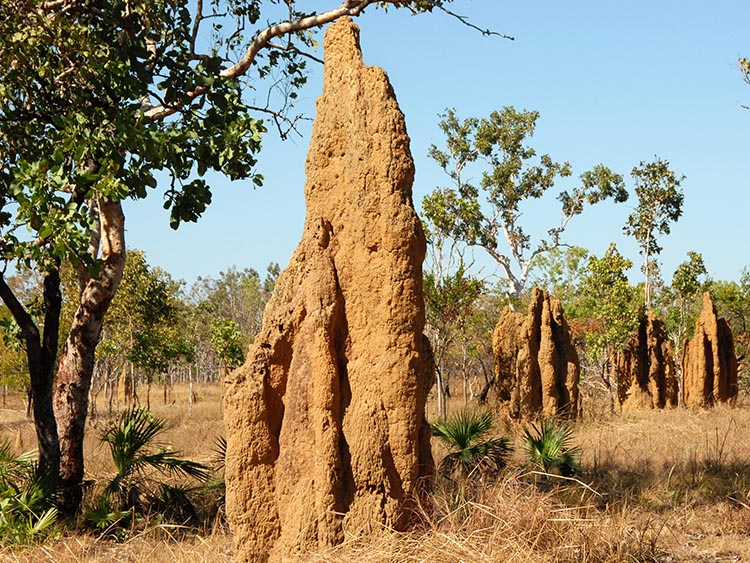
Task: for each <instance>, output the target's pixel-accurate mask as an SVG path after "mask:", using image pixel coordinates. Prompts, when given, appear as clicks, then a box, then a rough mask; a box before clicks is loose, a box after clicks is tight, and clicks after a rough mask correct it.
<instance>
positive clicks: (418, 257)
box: [224, 19, 434, 563]
mask: <svg viewBox="0 0 750 563" xmlns="http://www.w3.org/2000/svg"><path fill="white" fill-rule="evenodd" d="M324 45H325V75H324V88H323V95H322V97H321V98H320V99H319V100H318V107H317V117H316V119H315V126H314V130H313V137H312V141H311V145H310V149H309V153H308V158H307V168H306V171H307V183H306V185H305V197H306V200H307V217H306V220H305V226H304V233H303V235H302V240H301V242H300V244H299V246H298V247H297V250H296V251H295V253H294V255H293V256H292V259H291V261H290V263H289V266H288V267H287V269H286V270H285V271H284V272H283V273H282V274H281V276H280V277H279V278H278V280H277V283H276V290H275V292H274V295H273V297H272V298H271V300H270V302H269V304H268V306H267V308H266V312H265V315H264V319H263V328H262V330H261V332H260V334H259V335H258V336H257V337H256V339H255V342H254V343H253V345H252V346H251V347H250V350H249V352H248V355H247V361H246V363H245V365H244V366H242V367H241V368H239V369H238V370H236V371H235V372H233V373H231V374H229V375H228V377H227V381H226V389H225V416H224V420H225V424H226V428H227V466H226V482H227V514H228V517H229V522H230V526H231V529H232V533H233V534H234V544H235V560H236V561H242V562H253V563H256V562H263V561H268V560H270V561H284V560H285V559H287V558H290V557H291V556H293V554H295V553H298V552H300V551H305V550H316V549H320V548H323V547H325V546H330V545H335V544H337V543H340V542H342V541H343V540H344V532H345V531H349V532H353V533H357V532H367V531H371V530H378V529H382V528H393V529H402V528H403V527H404V526H405V525H406V523H407V517H408V512H407V510H406V509H407V507H408V503H409V500H410V498H412V497H413V495H414V494H415V492H416V489H417V488H418V485H419V483H420V479H421V478H422V477H424V476H426V475H429V474H431V472H432V470H433V464H432V456H431V452H430V442H429V440H430V435H429V426H428V424H427V422H426V420H425V415H424V409H425V402H426V400H427V394H428V392H429V390H430V388H431V387H432V385H433V377H434V375H433V371H434V370H433V363H432V355H431V353H430V349H429V344H428V343H427V340H426V339H425V338H424V336H423V329H424V303H423V300H422V260H423V259H424V254H425V238H424V234H423V232H422V229H421V226H420V222H419V219H418V217H417V214H416V213H415V211H414V207H413V204H412V194H411V187H412V182H413V177H414V164H413V161H412V157H411V153H410V150H409V137H408V136H407V133H406V127H405V123H404V116H403V114H402V113H401V111H400V110H399V107H398V104H397V103H396V99H395V96H394V93H393V90H392V88H391V85H390V83H389V82H388V78H387V76H386V74H385V72H384V71H383V70H381V69H379V68H373V67H366V66H364V64H363V62H362V54H361V52H360V47H359V29H358V28H357V26H355V25H354V24H353V23H352V22H351V20H348V19H343V20H340V21H339V22H337V23H334V24H333V25H331V26H330V28H329V29H328V31H327V33H326V36H325V43H324Z"/></svg>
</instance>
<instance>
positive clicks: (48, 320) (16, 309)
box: [0, 264, 62, 476]
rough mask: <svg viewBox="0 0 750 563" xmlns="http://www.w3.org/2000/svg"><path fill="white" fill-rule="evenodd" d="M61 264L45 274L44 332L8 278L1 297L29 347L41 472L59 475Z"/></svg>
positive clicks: (0, 284)
mask: <svg viewBox="0 0 750 563" xmlns="http://www.w3.org/2000/svg"><path fill="white" fill-rule="evenodd" d="M58 266H59V265H58V264H55V265H54V266H53V267H52V268H51V270H50V271H48V272H47V273H46V274H45V275H44V286H43V290H42V296H43V299H44V333H43V334H42V335H40V333H39V328H38V327H37V326H36V323H35V322H34V320H33V319H32V317H31V315H29V313H28V312H27V311H26V309H25V308H24V306H23V305H22V304H21V303H20V302H19V301H18V299H16V296H15V295H14V294H13V291H12V290H11V289H10V287H8V284H7V283H6V282H5V278H4V277H3V276H2V275H0V298H2V300H3V302H4V303H5V305H6V306H7V307H8V310H9V311H10V312H11V314H12V315H13V318H14V319H15V321H16V323H17V324H18V326H19V327H20V328H21V333H22V335H23V339H24V342H25V344H26V359H27V361H28V366H29V378H30V380H31V386H30V394H29V403H30V406H31V409H32V411H33V413H34V429H35V431H36V437H37V443H38V446H39V473H40V474H47V475H52V476H55V475H57V473H58V469H59V467H60V445H59V442H58V436H57V426H56V425H55V415H54V410H53V408H52V389H53V381H54V379H53V374H54V367H55V359H56V358H57V343H58V338H59V335H58V331H59V327H60V310H61V308H62V294H61V293H60V272H59V270H58Z"/></svg>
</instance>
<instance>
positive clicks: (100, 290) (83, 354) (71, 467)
mask: <svg viewBox="0 0 750 563" xmlns="http://www.w3.org/2000/svg"><path fill="white" fill-rule="evenodd" d="M98 210H99V224H100V229H101V230H100V234H101V255H102V260H103V264H102V267H101V270H100V271H99V274H98V277H96V278H92V277H90V276H88V275H87V274H86V273H82V274H81V280H80V281H81V302H80V305H79V306H78V310H77V311H76V313H75V316H74V318H73V323H72V325H71V328H70V333H69V335H68V339H67V341H66V342H65V347H64V349H63V352H62V355H61V356H60V362H59V366H58V370H57V381H56V388H55V397H54V406H55V415H56V416H57V432H58V435H59V438H60V478H61V480H62V493H61V497H60V508H61V511H62V512H63V514H66V515H69V516H71V515H74V514H76V513H77V512H78V510H79V508H80V505H81V496H82V483H83V475H84V465H83V436H84V428H85V426H86V415H87V412H88V404H87V403H88V394H89V389H90V387H91V378H92V375H93V370H94V352H95V351H96V345H97V344H98V343H99V337H100V335H101V329H102V323H103V321H104V315H105V313H106V312H107V309H108V308H109V304H110V303H111V301H112V298H113V297H114V295H115V292H116V291H117V287H118V286H119V284H120V280H121V279H122V273H123V270H124V267H125V220H124V216H123V213H122V207H121V205H120V202H106V201H99V202H98Z"/></svg>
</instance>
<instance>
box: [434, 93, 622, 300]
mask: <svg viewBox="0 0 750 563" xmlns="http://www.w3.org/2000/svg"><path fill="white" fill-rule="evenodd" d="M538 117H539V113H538V112H536V111H520V112H519V111H517V110H516V109H515V108H513V107H510V106H508V107H505V108H503V109H502V110H501V111H495V112H492V113H491V114H490V115H489V117H487V118H482V119H477V118H473V117H471V118H468V119H466V120H463V121H462V120H460V119H459V118H458V117H457V115H456V112H455V110H453V109H448V110H446V112H445V114H444V115H443V116H442V120H441V121H440V129H441V130H442V131H443V133H444V134H445V136H446V148H445V150H442V149H439V148H438V147H436V146H435V145H433V146H432V147H431V149H430V153H429V154H430V156H431V157H432V158H433V159H435V161H437V163H438V164H439V165H440V166H441V168H443V170H444V171H445V172H446V173H447V174H448V176H450V178H451V180H452V182H453V186H452V187H450V188H438V189H436V190H435V191H433V192H432V193H431V194H429V195H428V196H426V197H425V198H424V200H423V201H422V208H423V209H424V214H425V216H426V217H427V218H428V219H429V220H430V221H431V222H432V223H433V224H434V225H435V227H436V229H438V230H439V231H440V232H441V233H442V234H444V235H446V236H449V237H452V238H453V239H455V240H459V241H462V242H464V243H466V244H467V245H470V246H479V247H481V248H483V249H484V250H485V251H486V252H487V253H488V254H489V255H490V256H491V257H492V258H493V259H494V260H495V261H496V262H497V264H498V265H499V266H500V267H501V268H502V270H503V272H504V274H505V276H506V277H507V288H506V294H507V295H508V297H509V298H510V297H515V298H518V297H519V296H520V294H521V291H522V290H523V288H524V287H525V285H526V281H527V278H528V275H529V270H530V268H531V266H532V264H533V263H534V259H535V258H536V256H538V255H540V254H543V253H545V252H548V251H550V250H552V249H553V248H557V247H559V246H560V245H561V244H562V240H561V236H562V234H563V232H564V231H565V229H566V227H567V225H568V223H569V222H570V220H571V219H572V218H573V217H575V216H576V215H579V214H580V213H581V212H582V211H583V209H584V206H585V205H593V204H596V203H598V202H600V201H603V200H605V199H608V198H613V199H614V200H615V201H617V202H622V201H625V200H626V199H627V197H628V194H627V191H626V190H625V188H624V184H623V180H622V176H620V175H619V174H616V173H614V172H612V171H611V170H610V169H609V168H607V167H606V166H603V165H598V166H595V167H594V168H593V169H592V170H590V171H588V172H584V173H583V174H581V176H580V185H579V187H576V188H574V189H572V191H567V190H562V191H560V192H559V193H558V195H557V199H558V200H559V201H560V204H561V221H560V224H559V226H557V227H553V228H551V229H549V231H548V233H547V234H548V238H547V239H543V240H540V241H539V242H538V243H535V244H532V241H531V237H530V235H528V234H526V232H525V231H524V229H523V228H522V226H521V225H520V224H519V220H520V218H521V215H522V210H521V207H522V205H523V204H524V203H525V202H527V201H528V200H533V199H539V198H541V197H542V196H544V194H545V193H547V192H548V191H549V190H550V189H551V188H553V187H554V185H555V182H556V181H557V180H558V179H560V178H566V177H569V176H571V175H572V171H571V167H570V164H569V163H567V162H564V163H558V162H554V161H553V160H552V159H551V158H550V157H549V156H548V155H546V154H545V155H542V156H541V157H539V158H538V159H535V157H536V151H535V150H534V149H533V148H531V147H529V146H527V145H524V142H525V141H526V138H527V137H531V136H532V135H533V134H534V130H535V128H536V121H537V119H538ZM477 161H479V162H483V163H484V164H485V165H486V168H485V169H484V170H483V171H482V176H481V182H480V185H479V186H475V185H474V184H472V183H471V182H470V181H469V180H468V179H467V174H466V167H467V166H468V165H470V164H472V163H475V162H477ZM501 236H502V237H503V238H504V239H505V242H506V243H507V248H508V252H505V253H504V252H503V251H501V250H500V245H501V240H500V237H501Z"/></svg>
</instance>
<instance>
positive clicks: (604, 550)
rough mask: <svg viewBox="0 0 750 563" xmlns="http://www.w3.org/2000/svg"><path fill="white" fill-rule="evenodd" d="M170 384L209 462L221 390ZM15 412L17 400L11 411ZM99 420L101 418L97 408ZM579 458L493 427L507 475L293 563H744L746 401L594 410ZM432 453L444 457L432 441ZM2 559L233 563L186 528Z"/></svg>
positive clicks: (176, 423) (180, 423) (226, 548)
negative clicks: (530, 455) (191, 399)
mask: <svg viewBox="0 0 750 563" xmlns="http://www.w3.org/2000/svg"><path fill="white" fill-rule="evenodd" d="M196 391H197V394H198V401H197V402H196V403H194V405H193V407H192V409H191V410H190V411H188V408H187V390H186V389H182V388H180V387H177V388H176V389H174V390H173V391H172V394H171V397H170V401H168V404H166V405H164V404H162V401H161V400H160V399H161V397H160V395H158V394H155V395H154V397H155V399H152V408H153V410H154V411H155V413H156V414H157V415H158V416H160V417H163V418H165V419H167V420H168V421H169V429H168V430H167V432H166V433H165V434H164V435H163V436H162V440H163V441H164V442H166V443H169V444H171V445H172V446H173V447H174V448H176V449H179V450H181V451H182V452H183V453H184V454H185V455H186V456H187V457H189V458H191V459H196V460H199V461H207V460H209V459H210V457H211V456H212V455H213V454H212V450H213V446H214V440H215V438H216V436H218V435H221V434H222V432H223V429H222V428H223V425H222V422H221V408H220V390H219V388H218V387H211V386H209V387H206V388H197V389H196ZM18 406H20V401H19V405H18ZM99 412H100V413H103V412H105V409H103V408H101V406H100V410H99ZM110 420H111V419H110V418H109V417H107V416H104V415H100V417H99V418H98V419H97V420H95V421H93V422H92V425H91V430H90V432H89V437H88V438H87V443H86V448H87V449H86V451H87V460H88V465H87V468H88V471H89V474H88V475H87V477H88V478H91V479H92V480H93V481H95V482H98V481H104V480H105V479H107V477H108V476H110V475H111V467H110V466H109V462H108V459H107V455H108V453H107V451H106V449H105V448H102V447H101V446H98V445H97V440H96V438H97V436H98V435H100V434H101V431H102V429H103V428H104V427H105V426H106V424H107V423H108V422H109V421H110ZM574 428H575V435H576V442H577V443H578V444H579V445H580V446H581V448H582V451H583V456H582V459H581V470H580V472H579V474H578V475H576V480H565V479H562V478H559V477H544V476H539V475H537V474H533V473H531V468H529V467H527V466H524V459H523V455H522V451H521V450H522V448H521V441H520V436H521V435H522V430H523V426H522V425H518V424H513V423H510V422H506V423H504V424H503V425H502V426H501V427H500V431H501V432H502V433H504V434H506V435H509V436H510V437H511V438H512V439H513V441H514V443H515V446H516V451H515V454H514V459H513V461H512V463H511V467H512V469H511V470H510V471H509V472H506V473H505V474H503V475H502V476H501V478H500V479H499V480H497V481H496V482H494V483H492V484H488V485H486V486H475V485H472V484H471V483H465V484H463V486H462V487H460V488H458V489H457V488H455V487H453V488H452V487H450V486H447V485H444V486H440V487H438V488H437V490H436V491H435V492H434V493H433V494H432V495H431V496H430V497H429V499H428V500H426V501H424V502H423V503H422V505H421V506H420V507H419V510H418V511H417V516H418V517H417V520H416V525H415V527H414V528H413V529H412V530H411V531H410V532H408V533H403V532H394V531H391V530H382V531H381V533H378V534H372V535H367V536H364V535H358V534H356V533H354V532H352V533H351V534H350V535H349V536H348V537H347V540H346V541H345V543H344V544H343V545H340V546H338V547H336V548H331V549H328V550H322V551H320V552H318V553H306V554H300V555H299V557H298V558H297V560H298V562H299V563H353V562H363V563H400V562H405V563H411V562H414V563H416V562H431V563H459V562H462V563H479V562H482V563H506V562H508V563H513V562H529V563H537V562H540V563H541V562H544V563H547V562H549V563H553V562H555V563H573V562H576V563H579V562H580V563H626V562H627V563H639V562H643V563H646V562H648V563H655V562H659V563H694V562H697V563H729V562H733V563H736V562H740V561H750V405H748V404H746V403H743V404H739V405H738V406H737V407H735V408H725V407H718V408H714V409H710V410H690V411H688V410H683V409H678V410H670V411H648V412H641V413H637V414H630V415H616V416H615V415H605V414H599V415H597V416H596V417H595V418H594V419H589V420H586V421H584V422H580V423H577V424H576V425H575V426H574ZM19 432H20V434H21V435H22V437H23V438H24V441H25V442H26V447H27V448H28V446H31V445H33V426H32V425H31V422H30V421H26V420H25V418H24V413H23V412H22V411H21V410H20V409H15V408H13V409H11V408H8V409H5V410H0V434H4V435H6V436H8V437H9V438H11V439H12V440H14V439H15V438H16V436H17V435H18V434H19ZM434 449H435V451H436V456H437V457H440V456H441V455H443V453H444V452H442V450H441V449H440V446H439V445H438V444H435V448H434ZM0 561H2V562H5V561H8V562H19V563H31V562H37V561H38V562H47V561H49V562H53V561H54V562H61V563H73V562H75V563H79V562H92V563H99V562H102V563H104V562H111V563H120V562H122V563H125V562H128V563H130V562H133V563H140V562H144V563H145V562H147V561H148V562H162V561H164V562H167V561H175V562H177V563H187V562H205V563H228V562H229V561H231V540H230V538H229V537H228V535H227V534H226V532H225V531H224V530H223V529H222V528H221V527H219V528H218V529H216V530H214V531H206V530H203V531H202V532H201V533H195V532H192V533H187V534H186V533H184V530H179V529H172V528H168V527H165V526H155V527H152V528H150V529H148V530H146V531H143V532H140V533H138V534H137V535H135V536H134V537H132V538H131V539H129V540H127V541H125V542H123V543H114V542H111V541H107V540H104V539H99V538H97V537H96V536H95V535H75V536H67V537H63V538H62V539H60V540H59V541H55V542H52V543H50V544H48V545H44V546H39V547H35V548H32V549H25V550H19V549H4V550H0Z"/></svg>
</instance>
